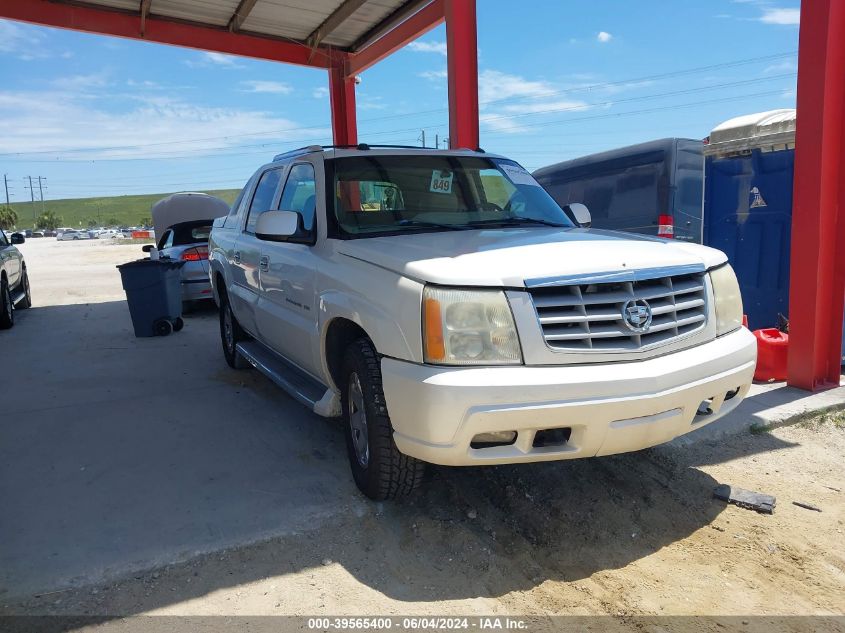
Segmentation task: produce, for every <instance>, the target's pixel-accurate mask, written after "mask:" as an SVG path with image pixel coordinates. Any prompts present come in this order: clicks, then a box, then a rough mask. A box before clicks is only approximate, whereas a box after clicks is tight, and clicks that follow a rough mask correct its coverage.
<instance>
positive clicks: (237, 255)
mask: <svg viewBox="0 0 845 633" xmlns="http://www.w3.org/2000/svg"><path fill="white" fill-rule="evenodd" d="M232 259H234V260H235V263H236V264H240V263H241V252H240V251H235V255H234V257H233V258H232Z"/></svg>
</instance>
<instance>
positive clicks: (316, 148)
mask: <svg viewBox="0 0 845 633" xmlns="http://www.w3.org/2000/svg"><path fill="white" fill-rule="evenodd" d="M322 151H323V146H322V145H308V146H307V147H300V148H298V149H291V150H288V151H287V152H282V153H281V154H276V155H275V156H273V162H276V161H277V160H282V159H283V158H291V157H293V156H301V155H302V154H312V153H313V152H322Z"/></svg>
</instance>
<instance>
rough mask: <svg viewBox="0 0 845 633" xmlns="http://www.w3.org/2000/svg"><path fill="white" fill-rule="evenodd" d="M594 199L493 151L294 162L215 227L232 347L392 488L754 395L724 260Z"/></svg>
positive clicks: (253, 183)
mask: <svg viewBox="0 0 845 633" xmlns="http://www.w3.org/2000/svg"><path fill="white" fill-rule="evenodd" d="M573 206H575V205H573ZM585 211H586V209H585V208H583V207H581V208H576V209H572V210H571V212H573V213H574V214H575V215H579V216H581V217H579V220H580V221H581V225H580V226H576V225H575V224H574V223H573V221H572V220H570V219H569V216H568V215H567V213H565V212H564V211H563V210H562V209H561V208H560V207H558V205H557V204H555V202H554V201H553V200H552V199H551V198H550V197H549V196H548V195H547V194H546V192H545V191H544V190H543V189H542V188H541V187H540V186H539V185H538V184H537V182H536V181H535V180H534V179H533V177H532V176H531V175H530V174H529V173H528V172H527V171H525V169H523V168H522V167H521V166H519V165H518V164H517V163H515V162H514V161H511V160H508V159H506V158H502V157H500V156H494V155H491V154H486V153H483V152H475V151H468V150H467V151H464V150H461V151H440V150H423V149H419V150H416V149H399V148H384V147H375V146H372V147H371V146H367V145H359V146H358V147H357V148H352V149H329V148H322V147H316V146H315V147H308V148H304V149H301V150H297V151H294V152H290V153H287V154H282V155H279V156H277V157H276V158H275V160H274V161H273V162H272V163H270V164H268V165H264V166H263V167H261V168H260V169H259V170H258V171H257V172H256V173H255V175H254V176H253V177H252V178H251V179H250V181H249V182H248V183H247V185H246V186H245V187H244V189H243V191H242V192H241V194H240V196H239V197H238V199H237V200H236V202H235V203H234V205H233V206H232V209H231V212H230V214H229V215H228V216H227V217H225V218H220V219H218V220H217V221H216V222H215V224H214V229H213V231H212V233H211V238H210V244H209V260H210V264H211V265H210V267H209V268H210V275H211V281H212V284H213V288H214V295H215V298H216V300H217V302H218V304H219V306H220V332H221V338H222V343H223V352H224V354H225V356H226V360H227V362H228V363H229V364H230V365H231V366H233V367H246V366H248V365H250V364H251V365H252V366H254V367H256V368H257V369H259V370H260V371H262V372H263V373H265V374H266V375H267V376H269V377H270V378H271V379H272V380H274V381H275V382H276V383H277V384H279V385H280V386H282V387H283V388H284V389H286V390H287V391H288V392H289V393H290V394H291V395H292V396H293V397H294V398H296V399H298V400H299V401H301V402H303V403H305V404H307V406H309V407H311V408H312V409H313V411H314V412H315V413H317V414H319V415H322V416H329V417H336V416H341V417H342V418H343V421H344V427H345V432H346V439H347V445H348V452H349V460H350V463H351V466H352V473H353V476H354V478H355V482H356V483H357V484H358V486H359V488H360V489H361V490H362V491H363V492H364V494H366V495H367V496H369V497H371V498H373V499H385V498H389V497H394V496H396V495H400V494H405V493H408V492H409V491H410V490H412V489H413V488H414V487H415V486H416V485H417V484H418V483H419V482H420V480H421V478H422V472H423V466H424V463H425V462H433V463H436V464H447V465H455V466H472V465H481V464H504V463H516V462H534V461H541V460H554V459H574V458H581V457H592V456H595V455H610V454H613V453H622V452H626V451H635V450H638V449H642V448H646V447H648V446H654V445H656V444H660V443H661V442H666V441H668V440H671V439H672V438H674V437H677V436H679V435H682V434H684V433H688V432H690V431H693V430H695V429H697V428H700V427H702V426H704V425H705V424H708V423H710V422H712V421H714V420H716V419H717V418H719V417H720V416H722V415H724V414H725V413H727V412H729V411H730V410H732V409H733V408H734V407H736V406H737V404H738V403H739V402H740V401H741V400H742V398H743V397H744V396H745V394H746V392H747V391H748V387H749V385H750V383H751V378H752V375H753V373H754V366H755V362H756V345H755V339H754V337H753V336H752V335H751V334H750V333H749V332H748V330H746V329H745V328H744V327H742V323H741V320H742V304H741V300H740V294H739V288H738V285H737V281H736V276H735V275H734V272H733V270H732V269H731V267H730V266H729V265H728V264H727V262H726V257H725V255H724V254H723V253H721V252H720V251H717V250H714V249H712V248H707V247H704V246H698V245H694V244H688V243H678V242H673V241H671V240H663V239H658V238H651V237H645V236H633V235H627V234H622V233H613V232H608V231H599V230H591V229H589V228H584V227H585V226H588V214H587V213H584V212H585ZM575 215H574V216H573V217H575Z"/></svg>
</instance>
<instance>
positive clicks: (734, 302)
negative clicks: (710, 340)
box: [710, 264, 742, 336]
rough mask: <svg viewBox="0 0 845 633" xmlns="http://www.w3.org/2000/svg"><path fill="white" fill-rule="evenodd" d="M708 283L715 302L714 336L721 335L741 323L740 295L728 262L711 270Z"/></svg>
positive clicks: (734, 275)
mask: <svg viewBox="0 0 845 633" xmlns="http://www.w3.org/2000/svg"><path fill="white" fill-rule="evenodd" d="M710 283H711V284H712V286H713V298H714V299H715V303H716V336H721V335H722V334H727V333H728V332H733V331H734V330H735V329H737V328H738V327H739V326H741V325H742V295H740V292H739V283H738V282H737V280H736V273H734V269H733V268H731V267H730V264H725V265H724V266H720V267H719V268H716V269H714V270H711V271H710Z"/></svg>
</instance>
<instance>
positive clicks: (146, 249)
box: [141, 244, 153, 253]
mask: <svg viewBox="0 0 845 633" xmlns="http://www.w3.org/2000/svg"><path fill="white" fill-rule="evenodd" d="M141 250H142V251H144V252H145V253H149V252H150V251H151V250H153V245H152V244H144V245H143V246H142V247H141Z"/></svg>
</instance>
